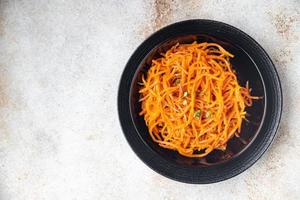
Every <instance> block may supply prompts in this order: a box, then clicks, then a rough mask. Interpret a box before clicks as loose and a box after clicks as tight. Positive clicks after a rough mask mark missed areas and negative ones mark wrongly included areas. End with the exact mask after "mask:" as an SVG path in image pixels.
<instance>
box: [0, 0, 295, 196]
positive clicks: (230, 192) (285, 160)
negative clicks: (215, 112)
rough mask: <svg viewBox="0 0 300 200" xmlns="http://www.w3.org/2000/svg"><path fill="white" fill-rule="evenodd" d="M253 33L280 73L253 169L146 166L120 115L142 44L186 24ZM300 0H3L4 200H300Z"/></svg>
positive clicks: (0, 123) (0, 184) (0, 159)
mask: <svg viewBox="0 0 300 200" xmlns="http://www.w3.org/2000/svg"><path fill="white" fill-rule="evenodd" d="M192 18H206V19H213V20H219V21H223V22H226V23H229V24H231V25H234V26H236V27H237V28H239V29H241V30H243V31H245V32H246V33H248V34H249V35H251V36H252V37H253V38H254V39H255V40H257V41H258V42H259V43H260V44H261V45H262V46H263V47H264V48H265V50H266V51H267V52H268V53H269V55H270V57H271V58H272V60H273V61H274V63H275V65H276V68H277V70H278V73H279V76H280V79H281V82H282V89H283V94H284V108H283V109H284V112H283V116H282V123H281V127H280V130H279V132H278V136H277V137H276V139H275V141H274V143H273V145H272V146H271V148H270V149H269V150H268V152H267V153H266V154H265V155H264V156H263V157H262V158H261V159H260V160H259V161H258V162H257V163H256V164H255V165H254V166H253V167H251V168H250V169H249V170H247V171H245V172H244V173H242V174H240V175H238V176H237V177H234V178H232V179H230V180H227V181H224V182H220V183H216V184H210V185H190V184H183V183H179V182H175V181H172V180H169V179H167V178H165V177H163V176H161V175H159V174H157V173H155V172H154V171H152V170H151V169H149V168H148V167H147V166H146V165H145V164H143V162H141V161H140V160H139V159H138V157H137V156H136V155H135V154H134V153H133V151H132V150H131V148H130V147H129V145H128V144H127V142H126V140H125V138H124V136H123V133H122V131H121V128H120V125H119V122H118V114H117V106H116V105H117V90H118V82H119V80H120V76H121V73H122V71H123V69H124V65H125V63H126V62H127V60H128V58H129V57H130V55H131V54H132V53H133V51H134V50H135V48H136V47H137V46H138V45H139V44H140V43H141V42H142V41H143V40H144V39H145V38H146V37H147V36H149V35H150V34H151V33H152V32H154V31H156V30H158V29H159V28H161V27H163V26H165V25H167V24H170V23H173V22H177V21H181V20H185V19H192ZM299 49H300V1H298V0H269V1H264V0H251V1H250V0H248V1H246V0H245V1H232V0H198V1H197V0H189V1H188V0H187V1H184V0H174V1H167V0H164V1H154V0H153V1H151V0H147V1H146V0H145V1H142V0H140V1H138V0H130V1H125V0H123V1H121V0H111V1H104V0H100V1H99V0H98V1H97V0H86V1H79V0H73V1H72V0H51V1H50V0H41V1H37V0H1V1H0V117H1V120H0V199H1V200H2V199H3V200H11V199H12V200H13V199H16V200H27V199H28V200H44V199H45V200H48V199H54V200H60V199H62V200H69V199H70V200H77V199H78V200H85V199H91V200H98V199H99V200H100V199H101V200H102V199H146V200H147V199H149V200H150V199H151V200H152V199H166V200H167V199H168V200H171V199H174V200H176V199H199V200H201V199H205V200H214V199H253V200H254V199H255V200H256V199H272V200H273V199H300V126H299V124H300V84H299V81H300V50H299Z"/></svg>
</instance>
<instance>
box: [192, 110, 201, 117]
mask: <svg viewBox="0 0 300 200" xmlns="http://www.w3.org/2000/svg"><path fill="white" fill-rule="evenodd" d="M200 115H201V110H197V111H196V112H195V113H194V117H195V118H200Z"/></svg>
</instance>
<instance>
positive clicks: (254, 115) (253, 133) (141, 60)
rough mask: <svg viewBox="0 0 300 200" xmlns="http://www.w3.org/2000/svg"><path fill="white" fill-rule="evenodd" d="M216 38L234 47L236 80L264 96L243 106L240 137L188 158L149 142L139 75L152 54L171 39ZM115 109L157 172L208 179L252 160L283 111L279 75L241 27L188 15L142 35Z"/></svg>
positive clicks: (181, 178) (236, 171) (237, 170)
mask: <svg viewBox="0 0 300 200" xmlns="http://www.w3.org/2000/svg"><path fill="white" fill-rule="evenodd" d="M195 40H197V41H198V42H204V41H208V42H216V43H218V44H220V45H222V46H223V47H224V48H225V49H226V50H228V51H229V52H231V53H233V54H234V55H235V57H234V58H233V59H231V63H232V65H233V68H234V69H235V70H236V72H237V77H238V81H239V82H240V84H241V85H245V83H246V81H247V80H249V84H250V86H251V88H252V94H253V95H256V96H263V99H261V100H257V101H254V104H253V106H252V107H250V108H247V113H249V116H248V119H249V121H250V122H249V123H247V122H245V121H244V122H243V125H242V131H241V136H240V138H236V137H233V138H232V139H231V140H230V141H229V142H228V147H227V149H226V151H224V152H222V151H219V150H215V151H213V152H211V153H210V154H209V155H207V156H206V157H204V158H201V159H199V158H187V157H184V156H181V155H180V154H178V153H177V152H175V151H172V150H167V149H164V148H161V147H159V146H158V145H157V144H156V143H154V142H153V141H152V140H151V138H150V136H149V134H148V129H147V127H146V125H145V122H144V120H143V117H141V116H139V115H138V113H139V111H140V109H141V105H140V103H139V102H138V99H139V94H138V90H139V85H138V84H137V82H139V81H140V78H141V75H142V74H145V73H146V72H147V70H148V69H149V67H150V64H151V60H152V59H153V58H156V57H158V56H159V55H160V53H162V52H165V51H166V50H168V49H169V48H170V47H171V46H173V45H174V44H176V43H178V42H179V43H191V42H193V41H195ZM118 111H119V118H120V122H121V126H122V128H123V131H124V134H125V137H126V139H127V141H128V142H129V144H130V146H131V147H132V149H133V150H134V152H135V153H136V154H137V155H138V156H139V157H140V159H141V160H142V161H144V162H145V163H146V164H147V165H148V166H149V167H151V168H152V169H153V170H155V171H156V172H158V173H160V174H162V175H164V176H166V177H169V178H171V179H174V180H178V181H182V182H187V183H213V182H218V181H222V180H225V179H228V178H231V177H233V176H235V175H237V174H239V173H241V172H243V171H244V170H246V169H247V168H249V167H250V166H251V165H252V164H254V163H255V162H256V161H257V160H258V159H259V158H260V157H261V156H262V154H263V153H264V152H265V151H266V150H267V148H268V147H269V146H270V144H271V142H272V140H273V138H274V136H275V134H276V132H277V129H278V126H279V121H280V117H281V111H282V92H281V86H280V81H279V78H278V75H277V72H276V69H275V67H274V64H273V63H272V61H271V59H270V58H269V56H268V55H267V53H266V52H265V51H264V50H263V48H262V47H261V46H260V45H259V44H258V43H257V42H256V41H254V40H253V39H252V38H251V37H250V36H248V35H247V34H246V33H244V32H242V31H240V30H239V29H237V28H235V27H232V26H230V25H227V24H224V23H221V22H216V21H211V20H188V21H183V22H178V23H175V24H172V25H170V26H167V27H165V28H163V29H161V30H159V31H157V32H156V33H154V34H153V35H151V36H150V37H149V38H148V39H147V40H145V41H144V42H143V43H142V44H141V45H140V46H139V47H138V48H137V50H136V51H135V52H134V54H133V55H132V56H131V58H130V59H129V61H128V63H127V65H126V67H125V70H124V72H123V74H122V78H121V81H120V86H119V93H118Z"/></svg>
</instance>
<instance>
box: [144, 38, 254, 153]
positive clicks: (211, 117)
mask: <svg viewBox="0 0 300 200" xmlns="http://www.w3.org/2000/svg"><path fill="white" fill-rule="evenodd" d="M233 57H234V55H232V54H231V53H229V52H228V51H226V50H225V49H224V48H223V47H221V46H220V45H218V44H216V43H206V42H204V43H197V42H193V43H192V44H176V45H175V46H173V47H172V48H171V49H169V50H168V51H167V52H166V53H165V54H162V57H161V58H158V59H154V60H152V65H151V67H150V69H149V70H148V72H147V74H146V76H145V77H144V76H143V77H142V83H141V85H142V86H141V88H140V90H139V92H140V94H141V97H140V101H141V102H142V111H141V112H140V115H143V116H144V120H145V122H146V125H147V126H148V129H149V134H150V136H151V138H152V139H153V141H154V142H156V143H158V144H159V145H160V146H162V147H163V148H167V149H172V150H175V151H178V153H180V154H181V155H184V156H187V157H204V156H206V155H207V154H209V153H210V152H212V151H213V150H214V149H220V150H225V149H226V144H227V142H228V140H229V139H230V138H232V137H233V136H234V135H235V136H236V137H239V135H240V131H241V126H242V121H243V119H245V117H246V111H245V108H246V107H247V106H251V105H252V100H253V99H258V98H259V97H254V96H251V95H250V91H251V89H250V88H249V83H248V82H247V84H246V86H245V87H242V86H240V85H239V83H238V79H237V76H236V73H235V71H234V70H233V69H232V67H231V64H230V62H229V59H230V58H233Z"/></svg>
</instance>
